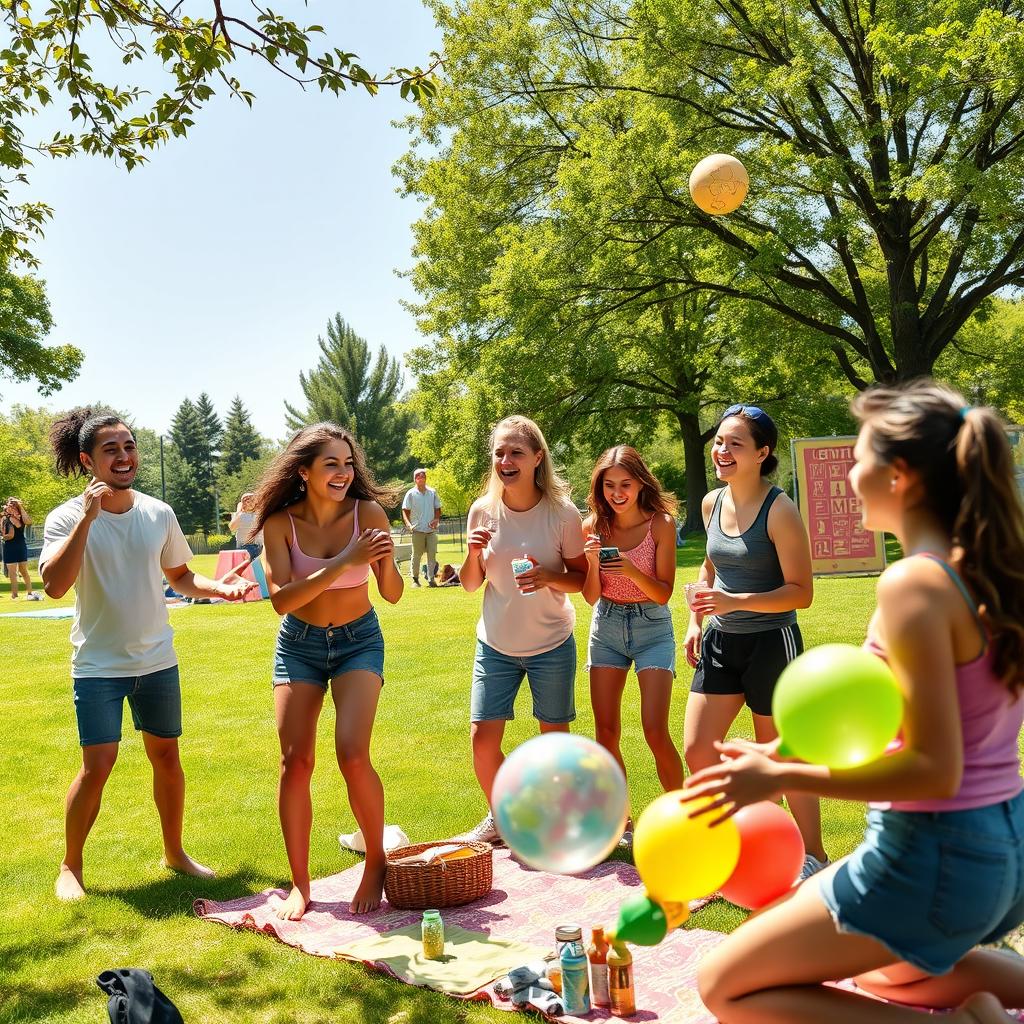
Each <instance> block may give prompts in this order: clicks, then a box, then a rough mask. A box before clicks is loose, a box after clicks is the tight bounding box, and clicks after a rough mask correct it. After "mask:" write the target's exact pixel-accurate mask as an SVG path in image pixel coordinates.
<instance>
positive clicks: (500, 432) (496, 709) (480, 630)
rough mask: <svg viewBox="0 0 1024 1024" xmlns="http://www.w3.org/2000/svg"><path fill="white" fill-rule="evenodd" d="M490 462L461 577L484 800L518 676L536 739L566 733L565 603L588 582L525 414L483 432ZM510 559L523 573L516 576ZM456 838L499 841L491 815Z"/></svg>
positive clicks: (553, 476)
mask: <svg viewBox="0 0 1024 1024" xmlns="http://www.w3.org/2000/svg"><path fill="white" fill-rule="evenodd" d="M490 454H491V472H490V477H489V479H488V483H487V487H486V489H485V491H484V493H483V494H482V495H481V496H480V497H479V498H478V499H477V500H476V501H475V502H474V503H473V505H472V507H471V508H470V510H469V516H468V522H467V529H468V533H469V538H468V547H469V552H468V554H467V556H466V560H465V562H463V564H462V568H461V570H460V571H459V578H460V579H461V581H462V586H463V587H464V588H465V589H466V590H469V591H473V590H477V589H479V588H480V587H481V586H483V584H484V583H485V582H486V584H487V586H486V587H485V589H484V600H483V608H482V612H481V615H480V620H479V622H478V623H477V630H476V636H477V644H476V659H475V661H474V663H473V688H472V698H471V705H470V719H471V723H472V724H471V726H470V736H471V739H472V746H473V768H474V770H475V772H476V777H477V781H478V782H479V783H480V788H481V789H482V790H483V792H484V796H485V797H487V800H488V802H490V795H491V788H492V786H493V784H494V776H495V775H496V774H497V772H498V769H499V768H500V767H501V763H502V761H503V760H504V754H503V752H502V749H501V742H502V739H503V738H504V735H505V723H506V722H507V721H510V720H511V719H512V718H513V717H514V716H513V706H514V704H515V699H516V694H517V693H518V692H519V687H520V686H521V685H522V682H523V679H524V677H525V678H526V680H527V681H528V683H529V684H530V693H531V695H532V698H533V715H534V717H535V718H536V719H537V722H538V724H539V726H540V731H541V732H568V731H569V723H570V722H572V721H573V719H575V717H576V701H575V680H576V643H575V640H574V639H573V627H574V626H575V625H576V613H575V610H574V609H573V606H572V604H571V603H570V602H569V599H568V598H567V596H566V595H567V594H578V593H579V592H580V591H581V590H582V589H583V581H584V579H585V578H586V575H587V560H586V557H585V556H584V554H583V523H582V520H581V519H580V514H579V512H578V511H577V510H576V508H575V506H574V505H573V504H572V502H571V501H570V500H569V487H568V485H567V484H566V483H565V481H564V480H562V479H561V478H560V477H559V476H558V474H557V473H556V472H555V469H554V467H553V466H552V463H551V453H550V451H549V450H548V446H547V442H546V441H545V440H544V435H543V434H542V433H541V431H540V428H539V427H538V426H537V424H536V423H534V422H533V420H530V419H527V418H526V417H525V416H509V417H507V418H506V419H503V420H502V421H501V422H500V423H499V424H498V425H497V426H496V427H495V428H494V430H493V431H492V432H491V437H490ZM513 560H517V561H519V562H520V564H525V563H526V562H528V563H530V567H529V568H528V569H527V570H526V571H520V572H519V573H518V574H514V573H513V566H512V563H513ZM459 838H467V839H470V838H471V839H477V840H481V841H483V842H492V843H493V842H500V839H499V836H498V831H497V829H496V828H495V826H494V818H493V816H492V815H491V813H490V811H488V813H487V815H486V817H485V818H484V819H483V820H482V821H481V822H480V823H479V824H478V825H477V826H476V827H475V828H474V829H472V831H470V832H467V833H465V834H464V835H463V836H460V837H459Z"/></svg>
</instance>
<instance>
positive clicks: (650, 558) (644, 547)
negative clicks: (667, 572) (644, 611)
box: [601, 516, 658, 604]
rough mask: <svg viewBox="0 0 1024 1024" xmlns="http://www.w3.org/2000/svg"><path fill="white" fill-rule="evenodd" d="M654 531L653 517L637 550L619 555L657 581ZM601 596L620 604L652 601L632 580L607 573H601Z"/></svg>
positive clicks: (621, 552)
mask: <svg viewBox="0 0 1024 1024" xmlns="http://www.w3.org/2000/svg"><path fill="white" fill-rule="evenodd" d="M653 529H654V516H651V518H650V521H649V522H648V524H647V536H645V537H644V539H643V540H642V541H640V543H639V544H637V546H636V547H635V548H630V549H629V550H628V551H620V552H619V554H620V555H622V557H623V558H624V559H626V560H627V561H630V562H632V563H633V565H635V566H636V567H637V568H638V569H639V570H640V571H641V572H642V573H646V574H647V575H648V576H650V577H652V578H654V579H657V575H658V574H657V552H658V546H657V544H655V543H654V534H653V533H652V532H651V531H652V530H653ZM601 596H602V597H606V598H608V600H609V601H615V602H617V603H618V604H633V603H636V602H638V601H650V600H651V598H650V597H649V596H648V595H647V594H645V593H644V592H643V591H642V590H641V589H640V588H639V587H638V586H637V585H636V584H635V583H634V582H633V581H632V580H629V579H626V577H625V576H611V575H609V574H608V573H606V572H602V573H601Z"/></svg>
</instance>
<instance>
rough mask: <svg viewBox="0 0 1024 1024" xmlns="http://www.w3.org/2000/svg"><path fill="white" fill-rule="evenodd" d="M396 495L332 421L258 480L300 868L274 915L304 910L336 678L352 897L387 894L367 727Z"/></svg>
mask: <svg viewBox="0 0 1024 1024" xmlns="http://www.w3.org/2000/svg"><path fill="white" fill-rule="evenodd" d="M397 500H398V496H397V494H396V493H394V492H392V491H390V490H388V489H387V488H385V487H381V486H379V485H378V484H377V483H376V482H375V481H374V479H373V474H372V473H371V472H370V471H369V470H368V469H367V468H366V462H365V459H364V457H363V452H362V449H361V448H360V447H359V445H358V444H357V443H356V440H355V438H354V437H352V435H351V434H350V433H349V432H348V431H347V430H343V429H342V428H341V427H338V426H336V425H335V424H333V423H318V424H316V425H314V426H311V427H305V428H304V429H302V430H300V431H299V432H298V433H297V434H296V435H295V436H294V437H293V438H292V439H291V441H289V442H288V447H287V448H286V449H285V450H284V451H283V452H282V453H281V454H280V455H279V456H278V457H277V458H276V459H275V460H274V462H273V463H272V464H271V466H270V468H269V469H268V470H267V472H266V475H265V476H264V477H263V480H262V481H261V482H260V484H259V487H258V489H257V492H256V497H255V501H254V514H255V520H254V522H253V532H256V531H258V530H260V529H262V530H263V539H264V544H265V545H266V546H265V548H264V552H263V557H264V560H265V562H266V572H267V585H268V587H269V588H270V600H271V601H272V602H273V605H274V609H275V610H276V611H277V612H278V613H279V614H283V615H284V619H283V620H282V622H281V629H280V632H279V633H278V638H277V648H276V650H275V652H274V706H275V710H276V713H277V732H278V737H279V738H280V741H281V781H280V785H279V789H278V810H279V812H280V815H281V829H282V831H283V832H284V845H285V849H286V850H287V853H288V864H289V867H290V868H291V876H292V890H291V893H290V894H289V895H288V897H287V899H285V900H282V901H281V904H280V906H278V908H277V915H278V917H281V918H285V919H288V920H292V921H295V920H298V919H299V918H300V917H302V915H303V914H304V913H305V911H306V906H307V904H308V903H309V884H310V878H309V837H310V831H311V829H312V824H313V806H312V801H311V799H310V791H309V787H310V779H311V777H312V774H313V761H314V751H315V748H316V727H317V720H318V719H319V717H320V709H321V708H322V707H323V702H324V696H325V695H326V693H327V690H328V689H330V691H331V696H332V698H333V699H334V706H335V709H336V712H337V714H336V724H335V747H336V750H337V755H338V764H339V765H340V767H341V773H342V775H343V776H344V778H345V785H346V787H347V788H348V797H349V804H350V805H351V807H352V813H353V814H354V815H355V818H356V822H357V823H358V825H359V828H360V830H361V831H362V833H363V836H364V838H365V840H366V866H365V868H364V869H363V878H362V881H361V882H360V884H359V888H358V889H357V890H356V894H355V896H354V898H353V900H352V906H351V909H352V912H353V913H356V914H362V913H366V912H368V911H371V910H375V909H376V908H377V907H378V906H379V905H380V898H381V891H382V889H383V886H384V870H385V867H386V863H385V859H384V845H383V836H384V790H383V788H382V786H381V781H380V777H379V776H378V775H377V772H376V771H375V770H374V767H373V765H372V764H371V762H370V732H371V730H372V729H373V720H374V717H375V715H376V713H377V701H378V699H379V697H380V691H381V686H382V685H383V683H384V638H383V636H382V635H381V631H380V624H379V623H378V621H377V614H376V612H374V610H373V607H372V606H371V604H370V595H369V587H368V580H369V576H370V570H371V569H372V570H373V575H374V578H375V579H376V581H377V589H378V591H379V592H380V595H381V597H383V598H384V600H385V601H389V602H390V603H391V604H395V603H396V602H397V601H398V599H399V598H400V597H401V596H402V588H403V584H402V577H401V574H400V573H399V572H398V569H397V567H396V566H395V561H394V557H393V552H394V544H393V543H392V540H391V532H390V529H389V525H388V517H387V515H386V514H385V512H384V509H383V508H382V507H381V504H380V503H381V502H383V503H385V504H387V505H394V504H396V503H397Z"/></svg>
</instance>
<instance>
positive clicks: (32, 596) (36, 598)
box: [28, 591, 42, 601]
mask: <svg viewBox="0 0 1024 1024" xmlns="http://www.w3.org/2000/svg"><path fill="white" fill-rule="evenodd" d="M28 600H29V601H42V598H41V597H40V596H39V595H38V594H37V593H35V591H33V592H32V593H31V594H29V595H28Z"/></svg>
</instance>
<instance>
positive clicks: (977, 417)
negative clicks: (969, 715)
mask: <svg viewBox="0 0 1024 1024" xmlns="http://www.w3.org/2000/svg"><path fill="white" fill-rule="evenodd" d="M851 408H852V410H853V414H854V415H855V416H856V417H857V418H858V419H859V420H860V421H861V423H863V424H865V425H868V426H870V428H871V430H870V433H869V435H868V436H869V439H870V443H871V448H872V450H873V452H874V453H875V455H876V456H877V458H878V459H879V460H880V461H882V462H884V463H891V462H892V461H893V460H894V459H897V458H901V459H903V460H904V461H905V462H906V463H907V465H908V466H909V467H910V468H911V469H913V470H915V471H916V472H917V473H919V474H920V477H921V485H922V487H923V489H924V501H925V503H926V504H927V505H928V506H929V508H930V509H931V511H932V512H933V513H934V514H935V515H936V516H937V517H938V519H939V520H940V522H941V523H942V525H943V527H944V528H945V529H946V531H947V532H948V534H949V537H950V543H951V546H952V561H953V564H954V566H955V568H956V570H957V572H959V574H960V576H961V577H962V578H963V580H964V582H965V583H966V584H967V586H968V588H969V590H970V591H971V594H972V595H973V596H974V598H975V600H976V602H977V604H978V612H979V614H980V615H981V619H982V622H983V624H984V626H985V630H986V632H987V634H988V637H989V643H990V646H991V651H992V664H993V668H994V669H995V672H996V674H997V675H998V676H999V678H1000V679H1001V680H1002V681H1003V682H1004V683H1005V684H1006V686H1007V688H1008V689H1009V690H1010V691H1011V692H1012V693H1014V694H1017V693H1019V692H1020V691H1021V690H1024V510H1022V508H1021V501H1020V495H1019V494H1018V491H1017V485H1016V479H1015V473H1014V464H1013V453H1012V452H1011V450H1010V442H1009V441H1008V440H1007V437H1006V430H1005V428H1004V426H1003V422H1002V420H1000V418H999V417H998V415H996V413H995V412H994V411H993V410H992V409H988V408H975V409H971V408H967V407H966V405H965V402H964V399H963V396H962V395H960V394H958V393H957V392H955V391H953V390H951V389H950V388H946V387H943V386H942V385H940V384H936V383H934V382H933V381H930V380H920V381H915V382H913V383H912V384H908V385H906V386H904V387H898V388H896V387H894V388H890V387H873V388H869V389H868V390H867V391H863V392H861V393H860V394H859V395H857V396H856V397H855V398H854V399H853V401H852V402H851Z"/></svg>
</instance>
